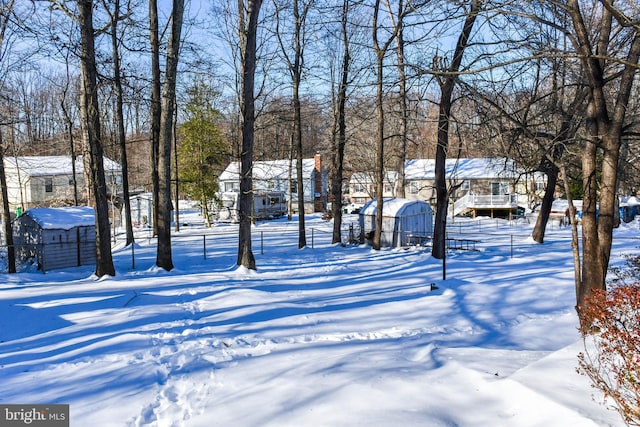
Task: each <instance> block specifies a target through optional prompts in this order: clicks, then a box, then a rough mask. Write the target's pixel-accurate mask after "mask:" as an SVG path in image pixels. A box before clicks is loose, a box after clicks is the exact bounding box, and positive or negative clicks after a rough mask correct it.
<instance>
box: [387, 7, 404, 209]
mask: <svg viewBox="0 0 640 427" xmlns="http://www.w3.org/2000/svg"><path fill="white" fill-rule="evenodd" d="M404 5H405V3H404V0H399V1H398V5H397V7H398V10H397V21H396V24H395V26H396V28H397V30H396V31H397V34H396V59H397V61H398V62H397V64H396V68H397V69H398V97H399V98H400V99H399V101H400V151H399V152H398V155H397V160H396V161H397V165H396V171H397V174H398V179H397V181H396V188H395V194H396V197H401V198H404V197H405V195H406V194H405V178H404V164H405V161H406V160H407V144H408V141H409V106H408V99H407V72H406V69H405V59H404V56H405V55H404V47H405V40H404V14H405V10H404ZM387 6H388V7H389V15H390V16H391V15H392V13H393V12H392V10H391V6H390V3H387ZM392 19H393V17H392Z"/></svg>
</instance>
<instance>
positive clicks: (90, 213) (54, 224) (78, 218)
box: [24, 206, 95, 230]
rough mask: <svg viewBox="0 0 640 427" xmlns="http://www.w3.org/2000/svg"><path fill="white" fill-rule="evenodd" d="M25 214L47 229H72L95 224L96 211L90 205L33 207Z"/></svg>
mask: <svg viewBox="0 0 640 427" xmlns="http://www.w3.org/2000/svg"><path fill="white" fill-rule="evenodd" d="M24 215H28V216H29V217H31V218H32V219H33V220H34V221H35V222H36V223H37V224H38V225H39V226H40V227H42V228H43V229H45V230H70V229H72V228H73V227H86V226H92V225H95V213H94V210H93V208H92V207H89V206H69V207H63V208H33V209H29V210H28V211H27V212H25V213H24Z"/></svg>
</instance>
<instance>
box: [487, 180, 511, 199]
mask: <svg viewBox="0 0 640 427" xmlns="http://www.w3.org/2000/svg"><path fill="white" fill-rule="evenodd" d="M505 194H509V184H508V183H506V182H492V183H491V195H492V196H502V195H505Z"/></svg>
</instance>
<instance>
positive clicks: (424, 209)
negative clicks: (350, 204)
mask: <svg viewBox="0 0 640 427" xmlns="http://www.w3.org/2000/svg"><path fill="white" fill-rule="evenodd" d="M382 211H383V212H382V234H381V237H380V245H381V246H383V247H398V246H407V245H410V244H413V243H416V242H421V241H424V240H426V239H428V238H430V237H431V234H432V233H433V209H431V206H429V204H428V203H427V202H425V201H423V200H410V199H401V198H392V199H384V202H383V204H382ZM377 214H378V201H377V200H375V199H374V200H371V201H370V202H368V203H367V204H365V205H364V206H363V208H362V209H361V210H360V215H359V218H358V220H359V223H360V230H361V231H362V233H363V235H364V236H365V239H366V240H367V242H368V243H371V241H372V238H373V233H374V230H375V227H376V215H377Z"/></svg>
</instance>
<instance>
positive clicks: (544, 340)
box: [0, 213, 639, 427]
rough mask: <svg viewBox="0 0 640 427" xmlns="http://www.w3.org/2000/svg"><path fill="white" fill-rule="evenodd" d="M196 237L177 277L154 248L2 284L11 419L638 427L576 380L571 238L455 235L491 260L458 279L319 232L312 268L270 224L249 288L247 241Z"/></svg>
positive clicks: (464, 254) (184, 248)
mask: <svg viewBox="0 0 640 427" xmlns="http://www.w3.org/2000/svg"><path fill="white" fill-rule="evenodd" d="M181 219H182V220H183V221H184V222H188V223H190V225H189V226H183V227H182V228H181V231H180V232H179V233H177V235H176V236H175V237H174V240H173V255H174V262H175V265H176V269H175V270H174V271H172V272H169V273H167V272H163V271H159V270H158V269H156V268H154V262H155V246H154V241H153V240H151V239H149V238H146V237H144V236H145V235H143V234H141V235H139V238H138V240H137V243H136V245H135V247H134V250H133V251H132V249H131V248H123V247H122V245H121V244H117V245H116V248H115V249H114V259H115V263H116V268H117V272H118V274H117V276H116V277H113V278H105V279H102V280H95V278H93V277H91V273H92V268H85V267H82V268H73V269H68V270H62V271H61V270H57V271H51V272H48V273H46V274H42V273H40V272H24V273H20V274H14V275H7V274H0V383H1V384H2V386H1V387H0V402H1V403H21V404H22V403H49V404H51V403H68V404H70V409H71V425H72V426H74V427H76V426H234V427H242V426H492V427H499V426H532V427H533V426H545V427H552V426H562V427H567V426H579V427H583V426H585V427H588V426H622V425H623V423H622V421H621V420H620V419H619V416H618V415H617V414H616V413H615V412H613V411H611V410H607V409H606V408H605V407H604V406H602V405H600V404H598V403H596V402H594V401H593V400H592V395H594V394H595V395H596V398H597V399H600V397H599V395H598V394H597V392H596V391H595V390H594V389H592V388H591V387H590V384H589V381H588V380H587V379H586V378H585V377H583V376H580V375H579V374H577V373H576V366H577V358H576V355H577V353H578V352H579V351H580V350H581V348H582V343H581V340H580V337H579V334H578V331H577V319H576V315H575V312H574V309H573V306H574V303H575V296H574V284H573V268H572V259H571V253H570V246H569V236H570V232H569V229H568V228H565V229H559V228H558V227H557V226H556V227H555V228H554V229H550V230H549V232H548V234H547V239H546V242H545V244H543V245H538V244H534V243H532V242H531V241H530V240H529V239H528V236H529V234H530V231H531V225H528V224H526V223H520V224H509V223H507V222H504V221H499V220H491V219H485V220H483V221H478V220H458V219H456V221H455V223H454V224H451V233H452V236H453V235H455V233H473V234H465V237H467V238H472V239H477V240H479V242H478V243H477V247H476V249H477V250H476V251H451V252H449V254H448V258H447V263H446V267H447V270H446V275H447V278H446V280H443V279H442V264H441V262H440V261H438V260H435V259H433V258H431V256H430V253H429V250H428V249H426V248H410V249H384V250H381V251H374V250H372V249H371V248H370V247H368V246H358V245H351V246H346V247H342V246H340V245H330V230H331V223H329V222H324V221H322V220H321V219H320V217H318V216H311V217H309V216H308V217H307V226H308V233H307V241H308V247H307V248H305V249H303V250H299V249H297V223H296V222H295V221H294V222H287V221H286V219H283V220H278V221H272V222H261V223H259V224H258V225H256V226H255V233H254V235H253V250H254V254H255V255H256V260H257V266H258V270H257V271H248V270H246V269H244V268H238V267H237V266H236V265H235V261H236V251H237V242H236V230H237V228H236V226H233V225H224V226H217V227H214V228H213V229H211V230H206V229H204V228H203V227H202V226H201V221H199V218H198V216H197V214H195V213H191V214H190V215H182V217H181ZM348 219H349V220H351V219H352V220H356V217H355V216H353V217H348ZM638 234H639V231H638V224H637V223H632V224H629V225H625V226H624V227H622V228H621V229H619V230H616V239H615V243H614V248H613V253H612V264H614V265H622V264H623V262H622V260H621V255H623V254H624V253H633V252H636V251H637V248H636V245H637V237H638ZM205 248H206V251H205V250H204V249H205ZM132 256H134V259H133V260H132ZM432 284H435V285H436V287H437V289H433V288H432Z"/></svg>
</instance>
